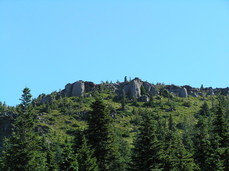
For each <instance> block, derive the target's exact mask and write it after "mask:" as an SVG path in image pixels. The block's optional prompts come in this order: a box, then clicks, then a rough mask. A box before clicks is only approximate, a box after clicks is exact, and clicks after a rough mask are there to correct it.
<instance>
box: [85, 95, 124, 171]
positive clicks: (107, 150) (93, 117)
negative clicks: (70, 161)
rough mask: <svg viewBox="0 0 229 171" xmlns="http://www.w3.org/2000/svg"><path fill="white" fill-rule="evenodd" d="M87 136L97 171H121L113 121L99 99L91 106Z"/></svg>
mask: <svg viewBox="0 0 229 171" xmlns="http://www.w3.org/2000/svg"><path fill="white" fill-rule="evenodd" d="M87 134H88V140H89V144H90V145H91V146H92V148H93V149H94V157H96V159H97V163H98V166H99V170H100V171H106V170H113V171H116V170H117V171H119V170H122V168H121V163H120V154H119V152H118V146H117V144H116V135H115V132H114V128H113V120H112V118H111V117H110V115H109V110H108V108H107V106H106V105H105V104H104V102H103V101H102V100H101V99H100V98H97V99H96V101H95V102H94V103H93V104H92V112H91V113H90V116H89V119H88V130H87Z"/></svg>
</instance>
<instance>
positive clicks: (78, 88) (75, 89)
mask: <svg viewBox="0 0 229 171" xmlns="http://www.w3.org/2000/svg"><path fill="white" fill-rule="evenodd" d="M84 92H85V85H84V82H83V81H77V82H75V83H73V85H72V94H71V96H76V97H80V96H82V95H83V94H84Z"/></svg>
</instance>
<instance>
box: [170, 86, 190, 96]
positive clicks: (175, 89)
mask: <svg viewBox="0 0 229 171" xmlns="http://www.w3.org/2000/svg"><path fill="white" fill-rule="evenodd" d="M166 89H167V90H168V91H169V92H170V93H173V94H175V95H177V96H179V97H187V96H188V92H187V90H186V88H185V87H179V86H175V85H169V86H166Z"/></svg>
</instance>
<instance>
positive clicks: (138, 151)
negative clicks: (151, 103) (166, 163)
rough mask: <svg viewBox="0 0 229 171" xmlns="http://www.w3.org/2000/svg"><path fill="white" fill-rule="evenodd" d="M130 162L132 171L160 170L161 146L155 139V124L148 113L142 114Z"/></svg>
mask: <svg viewBox="0 0 229 171" xmlns="http://www.w3.org/2000/svg"><path fill="white" fill-rule="evenodd" d="M132 162H133V166H132V170H136V171H140V170H151V169H161V168H162V163H163V156H162V146H161V143H160V142H159V141H158V139H157V135H156V122H155V121H154V120H153V119H152V117H151V116H150V114H149V113H148V112H145V113H143V114H142V119H141V124H140V128H139V133H138V136H137V139H136V142H135V147H134V151H133V161H132Z"/></svg>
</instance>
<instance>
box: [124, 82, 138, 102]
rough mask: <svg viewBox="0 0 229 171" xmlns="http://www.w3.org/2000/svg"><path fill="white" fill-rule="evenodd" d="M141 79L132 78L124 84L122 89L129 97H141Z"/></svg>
mask: <svg viewBox="0 0 229 171" xmlns="http://www.w3.org/2000/svg"><path fill="white" fill-rule="evenodd" d="M141 86H142V81H141V80H140V79H139V78H135V79H133V80H132V81H131V82H130V83H127V84H125V85H124V87H123V90H124V92H125V94H126V95H127V96H129V97H130V98H139V97H141Z"/></svg>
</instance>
